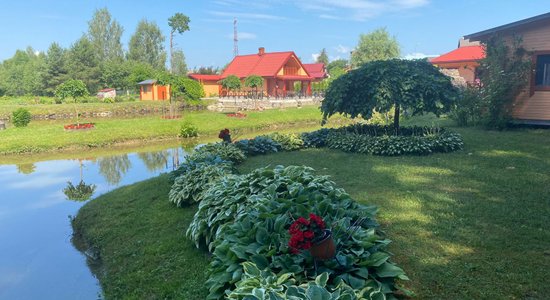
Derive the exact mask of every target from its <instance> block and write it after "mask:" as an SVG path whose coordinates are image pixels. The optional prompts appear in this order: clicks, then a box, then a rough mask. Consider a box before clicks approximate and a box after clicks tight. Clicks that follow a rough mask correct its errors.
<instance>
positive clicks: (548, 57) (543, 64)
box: [535, 54, 550, 89]
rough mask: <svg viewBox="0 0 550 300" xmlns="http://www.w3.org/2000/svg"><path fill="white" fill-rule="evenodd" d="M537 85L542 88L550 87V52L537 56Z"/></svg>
mask: <svg viewBox="0 0 550 300" xmlns="http://www.w3.org/2000/svg"><path fill="white" fill-rule="evenodd" d="M535 87H537V88H542V89H548V88H550V54H544V55H538V56H537V67H536V69H535Z"/></svg>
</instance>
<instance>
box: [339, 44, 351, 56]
mask: <svg viewBox="0 0 550 300" xmlns="http://www.w3.org/2000/svg"><path fill="white" fill-rule="evenodd" d="M350 51H351V48H350V47H346V46H344V45H338V46H336V52H338V53H342V54H349V52H350Z"/></svg>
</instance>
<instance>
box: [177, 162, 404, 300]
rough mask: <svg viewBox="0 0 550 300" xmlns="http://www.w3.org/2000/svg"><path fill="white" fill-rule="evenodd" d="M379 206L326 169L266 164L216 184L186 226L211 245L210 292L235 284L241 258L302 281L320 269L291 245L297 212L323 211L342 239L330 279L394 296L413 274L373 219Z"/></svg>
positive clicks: (332, 283) (329, 267)
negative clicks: (321, 172) (361, 199)
mask: <svg viewBox="0 0 550 300" xmlns="http://www.w3.org/2000/svg"><path fill="white" fill-rule="evenodd" d="M375 211H376V209H375V208H374V207H372V206H365V205H361V204H358V203H357V202H355V201H354V200H353V199H351V198H350V196H349V195H348V194H346V193H345V191H343V190H342V189H340V188H338V187H336V185H335V184H334V183H333V182H331V181H330V180H328V178H327V177H326V176H316V175H314V174H313V170H312V169H311V168H307V167H297V166H291V167H286V168H284V167H280V166H279V167H276V168H275V169H273V170H270V169H267V168H262V169H258V170H255V171H253V172H251V173H250V174H248V175H241V176H239V175H232V176H227V177H224V178H222V179H221V180H219V181H217V182H215V183H213V184H212V185H211V187H210V188H209V189H208V190H207V191H206V192H205V193H204V195H203V201H202V202H201V203H200V205H199V210H198V211H197V213H196V214H195V217H194V218H193V221H192V223H191V225H190V227H189V229H188V232H187V234H188V236H189V237H190V238H191V239H193V240H194V241H195V242H196V243H197V244H198V245H199V246H200V245H203V244H206V245H208V246H209V248H210V250H211V251H212V255H213V256H212V262H211V264H210V267H209V270H208V275H209V279H208V280H207V282H206V285H207V287H208V288H209V291H210V294H209V298H210V299H218V298H221V297H223V295H224V294H225V293H226V291H231V290H233V289H234V288H235V284H237V283H238V282H239V281H240V279H241V276H242V274H243V269H242V263H244V262H253V263H255V264H256V265H257V266H258V268H260V269H265V268H269V269H270V270H271V271H273V272H275V273H276V274H284V273H289V272H290V273H294V274H295V278H296V280H297V283H298V284H302V283H304V282H307V281H309V280H310V279H311V278H312V276H314V273H315V270H314V269H313V259H312V257H311V256H310V255H309V254H308V253H307V252H304V253H302V254H301V255H295V254H291V250H290V248H289V247H288V244H287V243H288V240H289V239H290V234H289V233H288V229H289V224H291V223H292V216H298V215H308V214H309V213H310V212H311V213H314V214H316V215H319V216H322V217H323V219H324V220H325V222H326V223H327V224H330V227H331V228H332V229H333V231H334V232H335V234H334V239H335V241H336V243H337V244H338V245H340V248H339V251H338V253H337V255H336V259H337V261H336V260H330V261H326V262H325V263H324V264H323V265H321V266H320V267H319V272H328V273H330V274H331V277H330V279H329V281H328V286H329V287H330V288H331V289H333V288H336V287H337V286H338V285H339V284H340V283H341V282H344V283H345V284H347V285H349V286H351V287H352V288H355V289H359V288H363V287H365V286H372V287H373V288H374V289H378V290H380V291H383V293H384V294H387V295H391V294H392V293H393V292H395V291H396V290H398V289H399V287H398V286H397V284H396V279H397V278H399V279H407V278H406V276H405V274H404V272H403V270H401V269H400V268H399V267H397V266H395V265H394V264H393V263H392V262H391V261H390V259H389V258H390V255H389V253H387V252H386V251H385V247H386V245H387V244H388V243H389V240H386V239H385V238H384V236H383V234H382V233H381V232H380V231H379V230H378V229H377V224H376V222H375V221H374V220H373V216H374V214H375Z"/></svg>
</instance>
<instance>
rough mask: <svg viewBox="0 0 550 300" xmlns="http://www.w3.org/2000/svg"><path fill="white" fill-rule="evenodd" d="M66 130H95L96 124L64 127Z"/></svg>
mask: <svg viewBox="0 0 550 300" xmlns="http://www.w3.org/2000/svg"><path fill="white" fill-rule="evenodd" d="M63 128H65V130H86V129H93V128H95V123H80V124H68V125H65V126H63Z"/></svg>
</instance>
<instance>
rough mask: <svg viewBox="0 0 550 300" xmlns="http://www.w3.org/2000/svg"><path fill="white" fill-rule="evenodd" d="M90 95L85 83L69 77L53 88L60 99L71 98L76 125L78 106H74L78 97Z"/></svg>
mask: <svg viewBox="0 0 550 300" xmlns="http://www.w3.org/2000/svg"><path fill="white" fill-rule="evenodd" d="M88 95H90V93H89V92H88V89H87V88H86V84H84V82H83V81H82V80H75V79H69V80H67V81H65V82H63V83H62V84H60V85H58V86H57V88H56V89H55V96H56V97H58V98H60V99H61V100H64V99H66V98H73V104H74V112H75V114H76V125H77V126H78V125H79V124H80V123H79V118H78V117H79V116H78V115H79V113H78V108H77V106H76V103H77V102H78V100H79V99H80V98H83V97H86V96H88Z"/></svg>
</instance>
